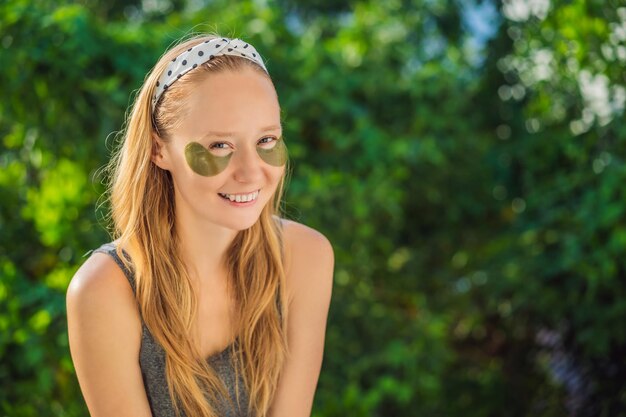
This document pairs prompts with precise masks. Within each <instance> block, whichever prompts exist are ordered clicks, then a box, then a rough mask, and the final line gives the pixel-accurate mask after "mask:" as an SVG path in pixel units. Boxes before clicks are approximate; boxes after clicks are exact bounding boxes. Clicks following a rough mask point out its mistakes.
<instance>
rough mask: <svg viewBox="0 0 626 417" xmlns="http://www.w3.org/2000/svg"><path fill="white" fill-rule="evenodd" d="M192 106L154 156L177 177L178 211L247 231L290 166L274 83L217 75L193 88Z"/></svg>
mask: <svg viewBox="0 0 626 417" xmlns="http://www.w3.org/2000/svg"><path fill="white" fill-rule="evenodd" d="M188 104H189V105H188V106H186V108H187V109H189V110H188V114H187V115H186V116H185V117H184V119H183V120H182V122H181V124H180V126H179V127H178V128H177V129H176V130H174V131H173V132H170V136H171V140H170V141H167V142H165V143H164V144H162V146H161V152H160V154H159V155H157V156H155V159H154V161H155V163H156V164H157V165H158V166H160V167H161V168H163V169H167V170H168V171H170V172H171V174H172V178H173V181H174V189H175V195H176V211H177V213H178V214H179V215H180V214H183V213H185V214H184V215H191V216H192V217H194V218H196V219H198V220H200V221H209V222H212V223H215V224H218V225H221V226H223V227H227V228H229V229H233V230H244V229H247V228H249V227H251V226H252V225H253V224H254V223H255V222H256V221H257V219H258V218H259V216H260V214H261V210H262V209H263V207H264V206H265V205H266V204H267V203H268V202H269V201H270V198H271V196H272V195H273V194H274V191H275V190H276V187H277V185H278V183H279V181H280V178H281V177H282V175H283V172H284V169H285V164H284V159H285V158H284V157H282V156H283V155H284V148H282V145H281V143H280V140H282V139H281V137H282V128H281V125H280V107H279V104H278V99H277V97H276V92H275V90H274V86H273V85H272V83H271V81H270V80H268V79H267V78H266V77H265V76H263V75H262V74H259V73H257V72H255V71H253V70H251V69H249V68H245V69H243V70H241V71H236V72H234V71H225V72H220V73H215V74H211V75H209V76H208V77H207V78H206V79H205V80H204V81H202V82H201V83H199V84H198V85H197V86H196V88H195V89H194V91H193V92H192V95H191V97H190V102H189V103H188ZM192 150H193V151H192ZM250 198H252V200H251V201H246V200H249V199H250ZM232 200H235V201H232ZM237 200H241V201H239V202H237Z"/></svg>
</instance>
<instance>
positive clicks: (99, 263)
mask: <svg viewBox="0 0 626 417" xmlns="http://www.w3.org/2000/svg"><path fill="white" fill-rule="evenodd" d="M99 249H100V251H98V252H95V251H93V252H92V253H91V255H90V256H89V258H87V260H86V261H85V262H83V264H82V265H81V266H80V267H79V268H78V270H77V271H76V273H75V274H74V276H73V277H72V279H71V280H70V283H69V285H68V288H67V293H66V302H67V305H68V307H70V306H71V307H72V308H73V309H74V311H77V312H78V313H79V314H80V312H81V311H82V310H84V309H88V310H90V311H92V312H93V313H98V311H96V310H97V309H101V310H102V313H103V314H104V313H106V311H109V312H110V311H119V312H121V313H123V314H124V315H125V317H126V319H127V320H128V318H129V317H128V316H129V315H131V316H133V317H131V320H130V322H131V323H134V324H137V323H138V321H136V320H133V318H137V319H138V318H139V315H138V309H137V306H136V301H135V296H134V293H133V288H132V285H131V283H130V282H129V278H128V276H127V274H126V273H125V272H124V270H123V269H122V265H120V264H119V263H118V262H117V260H116V259H115V257H114V256H113V255H112V254H111V253H110V252H111V250H114V249H113V246H111V245H109V246H107V245H103V246H101V247H100V248H99ZM105 316H106V314H105Z"/></svg>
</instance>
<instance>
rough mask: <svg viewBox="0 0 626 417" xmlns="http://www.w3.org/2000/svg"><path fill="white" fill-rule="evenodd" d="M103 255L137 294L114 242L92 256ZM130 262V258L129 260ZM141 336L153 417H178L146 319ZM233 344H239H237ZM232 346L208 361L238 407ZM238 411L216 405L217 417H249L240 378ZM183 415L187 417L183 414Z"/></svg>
mask: <svg viewBox="0 0 626 417" xmlns="http://www.w3.org/2000/svg"><path fill="white" fill-rule="evenodd" d="M97 252H102V253H106V254H109V255H110V256H112V257H113V259H114V260H115V262H116V263H117V264H118V265H119V266H120V268H121V269H122V271H124V275H126V278H128V282H129V283H130V286H131V287H132V289H133V293H134V292H135V291H136V287H135V277H134V275H133V272H132V271H130V270H128V269H127V268H126V267H125V265H124V263H123V262H122V260H121V259H120V258H119V256H118V255H117V253H116V252H115V245H114V242H110V243H105V244H104V245H102V246H100V247H99V248H98V249H96V250H94V251H93V253H97ZM124 255H125V256H127V257H128V254H127V253H126V252H124ZM128 258H129V259H130V257H128ZM141 324H142V326H141V327H142V335H141V348H140V351H139V365H140V368H141V376H142V378H143V384H144V387H145V389H146V394H147V396H148V401H149V403H150V409H151V410H152V416H153V417H175V416H176V412H175V411H174V406H173V404H172V400H171V398H170V395H169V391H168V388H167V380H166V378H165V351H164V350H163V348H162V347H161V345H159V344H158V342H157V341H156V340H155V339H154V337H153V336H152V334H151V333H150V331H149V330H148V328H147V327H146V325H145V323H144V322H143V319H142V321H141ZM234 343H237V341H235V342H234ZM232 345H233V344H231V345H229V346H228V347H227V348H226V349H224V350H223V351H221V352H218V353H216V354H214V355H212V356H210V357H208V358H207V361H208V363H209V364H210V365H211V366H212V367H213V369H215V371H216V373H217V374H218V375H219V377H220V378H221V379H222V381H224V383H225V385H226V387H227V388H228V392H229V394H230V397H231V398H232V400H233V403H234V404H235V407H237V400H236V395H235V387H236V384H235V370H234V367H233V363H232V350H231V347H233V346H232ZM238 385H239V400H240V403H239V408H236V409H233V408H232V407H231V406H230V403H229V402H228V401H227V400H226V399H224V400H223V401H221V403H220V404H215V405H214V407H215V409H216V411H217V412H218V415H220V416H222V417H249V416H250V415H251V413H250V412H249V410H248V408H247V407H248V393H247V391H246V388H245V385H244V383H243V380H242V378H241V376H240V377H239V384H238ZM181 414H182V415H183V416H185V414H184V413H182V410H181Z"/></svg>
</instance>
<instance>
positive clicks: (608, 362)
mask: <svg viewBox="0 0 626 417" xmlns="http://www.w3.org/2000/svg"><path fill="white" fill-rule="evenodd" d="M480 3H483V4H491V3H489V2H488V1H486V0H485V1H483V2H480ZM473 4H474V3H472V2H457V1H452V0H428V1H426V0H390V1H385V2H377V1H356V0H355V1H350V2H332V1H316V2H303V1H294V0H276V1H268V2H263V1H247V0H246V1H239V2H227V1H225V0H220V1H213V2H202V1H200V2H183V1H165V0H153V1H145V0H144V1H142V2H137V1H133V2H118V1H116V2H98V1H93V0H90V1H74V2H66V3H64V4H63V5H58V4H56V3H54V2H51V1H43V0H40V1H34V2H33V1H20V0H12V1H11V2H5V3H3V4H1V5H0V25H1V26H0V28H1V30H0V41H1V47H0V62H2V63H7V62H8V63H11V65H2V67H0V73H1V74H2V75H1V77H0V80H1V83H2V92H3V99H2V100H1V101H0V135H1V138H2V142H1V143H2V145H1V146H2V147H1V148H0V149H2V151H1V154H0V197H1V199H2V205H1V206H0V230H1V231H2V233H0V274H1V275H0V276H1V280H0V357H1V358H2V361H1V363H0V386H2V387H3V389H2V390H0V410H2V413H3V414H5V415H11V416H33V415H55V416H57V415H58V416H61V415H63V416H81V415H87V412H86V409H85V407H84V404H83V402H82V398H81V395H80V391H79V389H78V385H77V382H76V380H75V376H74V375H73V369H72V364H71V360H70V357H69V351H68V347H67V332H66V327H65V317H64V314H65V312H64V291H65V288H66V286H67V283H68V281H69V279H70V277H71V276H72V274H73V273H74V271H75V270H76V268H77V267H78V266H79V265H80V264H81V263H82V262H83V260H84V258H83V254H85V253H86V252H87V251H89V250H90V249H93V248H95V247H97V246H99V245H100V244H101V243H103V242H105V241H107V240H108V236H107V234H106V232H105V229H104V226H105V219H104V217H103V212H102V208H101V207H100V206H97V202H98V198H99V196H100V195H101V193H102V192H103V188H102V185H101V180H102V175H101V173H100V172H99V169H100V168H101V167H102V166H103V165H104V164H105V162H106V161H107V159H108V157H109V155H110V151H111V149H112V148H113V147H114V146H115V145H116V140H117V138H118V137H117V136H116V133H117V132H118V131H119V130H120V129H121V127H122V124H123V116H124V112H125V111H126V108H127V106H128V105H129V104H130V103H131V102H132V99H133V97H134V94H135V93H136V91H137V89H138V88H139V87H140V85H141V82H142V81H143V79H144V77H145V75H146V73H147V71H149V70H150V68H151V66H152V65H153V64H154V62H156V60H157V59H158V57H159V56H160V55H161V53H162V52H163V51H164V50H165V49H166V48H167V47H168V46H169V45H171V43H172V42H173V41H174V40H175V39H177V38H178V37H180V36H183V35H185V34H188V33H190V32H191V31H192V30H196V31H203V30H206V31H217V32H219V33H222V34H224V35H227V36H240V37H242V38H245V39H247V40H249V41H250V42H252V43H253V44H255V46H257V48H258V49H259V50H260V51H261V53H262V54H263V56H264V58H265V60H266V62H267V65H268V68H269V70H270V73H271V74H272V76H273V79H274V81H275V84H276V87H277V89H278V92H279V97H280V102H281V106H282V110H283V121H284V130H285V138H286V140H287V141H288V142H289V149H290V155H291V157H292V159H293V160H292V162H293V165H294V171H293V175H292V177H291V181H290V183H289V186H288V192H287V203H286V205H285V209H286V211H287V213H288V215H289V217H291V218H294V219H295V220H298V221H301V222H304V223H306V224H308V225H311V226H313V227H315V228H317V229H319V230H321V231H322V232H323V233H325V234H326V235H327V236H328V237H329V238H330V240H331V241H332V242H333V246H334V248H335V254H336V270H335V288H334V297H333V303H332V306H331V312H330V318H329V327H328V334H327V339H326V352H325V359H324V366H323V370H322V374H321V377H320V382H319V388H318V392H317V395H316V400H315V407H314V415H315V416H318V417H321V416H345V415H349V416H401V415H407V416H409V415H411V416H412V415H463V416H467V415H469V416H489V415H503V414H506V415H509V416H527V415H533V416H536V415H539V416H544V417H548V416H559V415H567V414H569V415H601V414H602V413H605V415H612V416H613V415H615V416H618V415H623V414H619V413H620V412H621V411H620V410H623V409H624V408H626V407H625V405H624V398H625V397H624V395H625V388H624V383H623V381H624V380H625V379H624V377H625V375H626V363H624V359H623V358H624V357H625V356H624V346H625V341H624V338H625V337H626V334H625V333H626V332H625V331H624V329H623V326H621V325H620V323H621V321H622V319H623V318H624V316H625V314H626V302H625V301H623V300H624V297H623V295H624V289H625V284H624V279H623V278H624V273H625V268H624V263H623V261H622V260H621V258H622V257H621V256H620V255H621V253H622V252H623V251H624V248H625V245H626V232H625V230H626V228H625V227H624V225H623V222H624V221H623V213H624V207H626V201H625V200H624V195H623V193H622V191H621V187H620V185H621V184H622V182H623V181H622V180H623V179H624V177H623V174H624V167H623V154H624V151H623V149H624V146H623V143H622V142H623V138H624V130H623V129H624V127H623V123H622V121H623V104H624V82H625V80H624V78H623V69H622V68H623V61H624V60H626V52H624V51H626V49H625V48H626V45H624V42H626V35H624V33H626V29H625V27H626V26H625V25H626V23H624V21H625V20H626V12H625V10H626V9H625V8H624V7H623V6H624V5H622V4H620V3H619V2H617V1H614V0H613V1H609V2H608V3H607V2H599V1H588V2H568V3H567V4H559V5H551V4H550V3H549V2H545V4H544V3H542V2H527V1H523V0H509V1H506V2H503V3H502V4H494V5H493V7H497V8H498V9H497V10H498V12H500V15H499V17H498V21H496V22H494V23H493V24H495V25H497V28H495V29H496V31H495V32H494V34H493V38H492V39H487V40H485V41H488V43H487V48H486V49H485V50H484V51H479V52H478V53H479V54H483V55H484V57H483V58H484V59H482V61H481V60H477V59H476V53H477V52H476V51H473V50H471V48H468V42H469V41H471V40H472V39H473V37H475V36H476V34H475V33H472V31H471V30H470V28H471V25H467V24H465V23H464V19H466V17H465V13H466V8H467V7H473V6H472V5H473ZM546 5H547V6H546ZM474 40H475V39H474ZM101 201H102V200H101ZM33 393H36V396H35V397H36V398H33ZM574 413H577V414H574Z"/></svg>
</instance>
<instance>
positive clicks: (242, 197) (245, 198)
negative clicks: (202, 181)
mask: <svg viewBox="0 0 626 417" xmlns="http://www.w3.org/2000/svg"><path fill="white" fill-rule="evenodd" d="M260 191H261V190H260V189H259V190H256V191H253V192H251V193H248V194H225V193H217V194H218V195H219V196H220V197H222V198H223V199H225V200H230V201H232V202H235V203H247V202H250V201H254V200H256V199H257V197H258V196H259V193H260Z"/></svg>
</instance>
